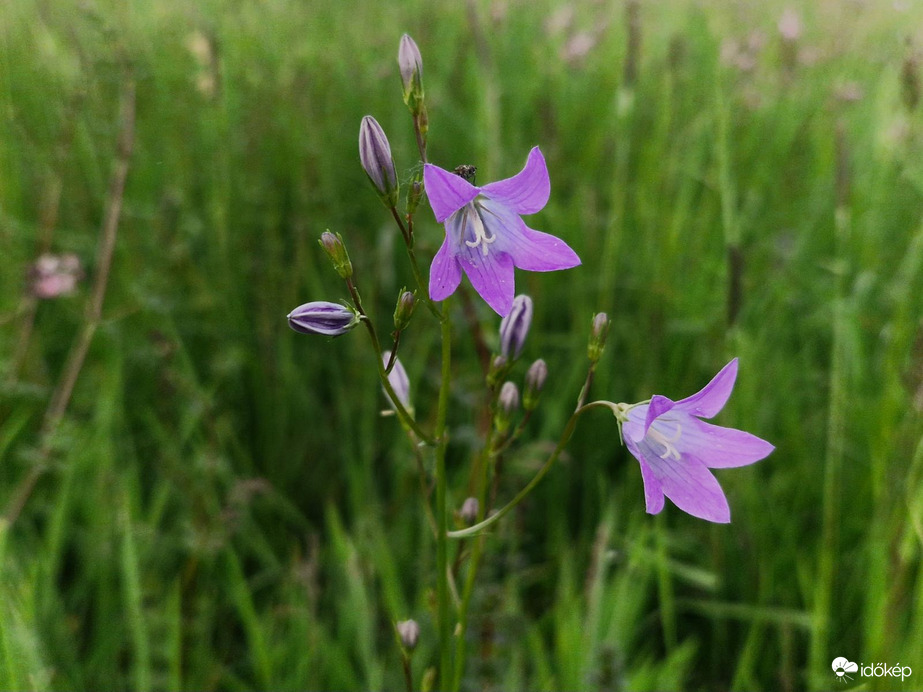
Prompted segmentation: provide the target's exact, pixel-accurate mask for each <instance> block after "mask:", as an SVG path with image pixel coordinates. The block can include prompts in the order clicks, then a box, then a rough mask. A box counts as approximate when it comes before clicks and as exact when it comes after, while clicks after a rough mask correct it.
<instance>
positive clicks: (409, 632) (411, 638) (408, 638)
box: [394, 620, 420, 651]
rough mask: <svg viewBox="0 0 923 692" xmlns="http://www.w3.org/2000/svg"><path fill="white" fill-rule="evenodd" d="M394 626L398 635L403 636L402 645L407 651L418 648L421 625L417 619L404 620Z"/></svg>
mask: <svg viewBox="0 0 923 692" xmlns="http://www.w3.org/2000/svg"><path fill="white" fill-rule="evenodd" d="M394 627H395V629H397V636H398V637H400V638H401V646H403V647H404V648H405V649H407V651H413V650H414V649H416V648H417V642H418V641H419V640H420V626H419V625H418V624H417V621H416V620H403V621H401V622H398V623H397V624H396V625H394Z"/></svg>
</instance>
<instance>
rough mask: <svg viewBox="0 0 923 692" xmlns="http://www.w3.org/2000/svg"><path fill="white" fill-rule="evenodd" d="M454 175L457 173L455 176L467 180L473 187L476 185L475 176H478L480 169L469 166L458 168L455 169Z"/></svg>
mask: <svg viewBox="0 0 923 692" xmlns="http://www.w3.org/2000/svg"><path fill="white" fill-rule="evenodd" d="M454 173H455V175H457V176H460V177H462V178H464V179H465V180H467V181H468V182H469V183H471V184H472V185H474V177H475V176H476V175H477V173H478V167H477V166H469V165H464V166H458V167H457V168H456V169H455V171H454Z"/></svg>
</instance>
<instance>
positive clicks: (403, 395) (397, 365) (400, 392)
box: [381, 351, 410, 410]
mask: <svg viewBox="0 0 923 692" xmlns="http://www.w3.org/2000/svg"><path fill="white" fill-rule="evenodd" d="M381 360H382V362H383V363H384V365H385V367H387V366H388V363H389V362H390V361H391V351H385V352H384V353H382V354H381ZM388 384H390V385H391V388H392V389H393V390H394V393H395V394H397V398H398V400H399V401H400V402H401V404H402V405H403V406H404V408H405V409H408V410H409V409H410V378H409V377H407V371H406V370H404V366H403V365H402V364H401V360H400V358H395V359H394V367H392V368H391V372H389V373H388ZM385 396H387V397H388V399H390V398H391V397H390V396H389V395H388V390H385Z"/></svg>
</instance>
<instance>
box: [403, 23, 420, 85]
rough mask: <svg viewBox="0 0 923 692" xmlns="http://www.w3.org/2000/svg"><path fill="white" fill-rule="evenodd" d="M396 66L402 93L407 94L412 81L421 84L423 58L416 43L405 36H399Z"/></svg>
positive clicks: (412, 83)
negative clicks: (399, 42)
mask: <svg viewBox="0 0 923 692" xmlns="http://www.w3.org/2000/svg"><path fill="white" fill-rule="evenodd" d="M397 64H398V67H399V68H400V70H401V82H403V84H404V91H405V92H409V91H410V90H411V89H412V88H413V87H414V80H416V81H417V82H418V83H419V82H421V80H422V77H423V58H422V57H421V56H420V49H419V48H417V44H416V42H414V40H413V39H412V38H410V36H408V35H407V34H404V35H403V36H401V45H400V47H399V48H398V51H397Z"/></svg>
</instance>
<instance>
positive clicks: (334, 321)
mask: <svg viewBox="0 0 923 692" xmlns="http://www.w3.org/2000/svg"><path fill="white" fill-rule="evenodd" d="M357 324H359V317H358V315H356V313H355V312H353V310H352V309H350V308H348V307H346V306H345V305H340V304H338V303H328V302H327V301H325V300H316V301H314V302H312V303H305V304H304V305H299V306H298V307H297V308H295V309H294V310H292V311H291V312H290V313H289V315H288V326H289V327H291V328H292V329H294V330H295V331H296V332H301V333H302V334H323V335H324V336H340V334H345V333H346V332H348V331H349V330H350V329H352V328H353V327H355V326H356V325H357Z"/></svg>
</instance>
